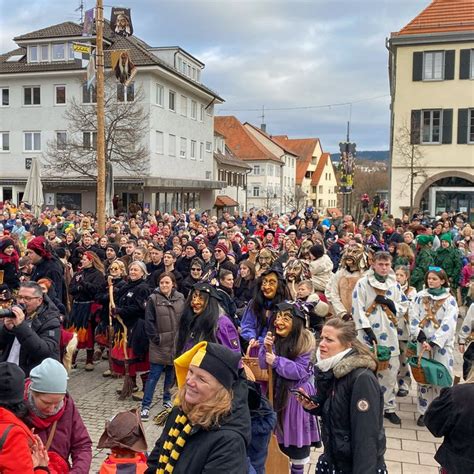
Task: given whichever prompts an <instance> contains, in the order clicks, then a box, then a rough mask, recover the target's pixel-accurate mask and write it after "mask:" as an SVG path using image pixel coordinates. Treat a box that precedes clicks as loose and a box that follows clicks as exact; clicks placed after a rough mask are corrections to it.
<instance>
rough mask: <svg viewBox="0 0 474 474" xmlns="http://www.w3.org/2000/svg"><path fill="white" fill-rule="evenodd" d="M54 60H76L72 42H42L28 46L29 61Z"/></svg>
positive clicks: (44, 61)
mask: <svg viewBox="0 0 474 474" xmlns="http://www.w3.org/2000/svg"><path fill="white" fill-rule="evenodd" d="M53 61H74V50H73V47H72V43H69V42H68V43H66V42H64V43H40V44H31V45H29V46H28V62H29V63H38V62H41V63H50V62H53Z"/></svg>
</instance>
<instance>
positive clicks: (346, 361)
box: [333, 350, 377, 379]
mask: <svg viewBox="0 0 474 474" xmlns="http://www.w3.org/2000/svg"><path fill="white" fill-rule="evenodd" d="M376 368H377V363H376V362H375V360H374V359H372V357H370V356H369V355H366V354H358V353H357V352H356V351H354V350H352V351H351V352H349V354H347V355H346V357H344V358H343V359H342V360H341V361H340V362H338V363H337V364H336V366H335V367H334V368H333V373H334V377H336V378H337V379H340V378H342V377H345V376H346V375H347V374H350V373H351V372H352V371H353V370H355V369H370V370H371V371H372V372H375V370H376Z"/></svg>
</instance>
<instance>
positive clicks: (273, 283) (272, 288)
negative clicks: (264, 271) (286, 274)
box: [261, 273, 278, 300]
mask: <svg viewBox="0 0 474 474" xmlns="http://www.w3.org/2000/svg"><path fill="white" fill-rule="evenodd" d="M277 289H278V277H277V275H276V274H275V273H269V274H268V275H265V276H264V277H263V279H262V286H261V290H262V293H263V296H264V297H265V298H266V299H267V300H272V299H273V298H275V295H276V292H277Z"/></svg>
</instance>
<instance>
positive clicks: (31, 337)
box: [0, 296, 60, 376]
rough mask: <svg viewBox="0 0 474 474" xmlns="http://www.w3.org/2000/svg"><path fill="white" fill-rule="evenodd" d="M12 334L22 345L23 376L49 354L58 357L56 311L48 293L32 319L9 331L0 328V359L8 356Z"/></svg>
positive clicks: (57, 319) (3, 359) (3, 360)
mask: <svg viewBox="0 0 474 474" xmlns="http://www.w3.org/2000/svg"><path fill="white" fill-rule="evenodd" d="M15 337H16V338H17V339H18V342H19V343H20V346H21V347H20V359H19V365H20V367H21V368H22V369H23V371H24V372H25V374H26V376H28V375H29V374H30V371H31V369H33V368H34V367H36V366H37V365H39V364H41V362H43V360H44V359H47V358H48V357H51V358H53V359H56V360H59V338H60V322H59V311H58V309H57V308H56V306H55V305H54V304H53V303H51V302H50V300H49V298H48V297H47V296H46V297H45V298H44V300H43V304H42V305H41V306H40V307H39V310H38V311H37V315H36V317H35V318H34V319H32V320H31V319H28V320H25V321H23V322H22V323H21V324H20V325H18V326H16V327H14V328H13V329H12V330H11V331H9V330H8V329H6V328H5V327H2V328H1V329H0V351H1V354H0V362H5V361H6V360H7V359H8V356H9V354H10V350H11V348H12V345H13V341H14V340H15Z"/></svg>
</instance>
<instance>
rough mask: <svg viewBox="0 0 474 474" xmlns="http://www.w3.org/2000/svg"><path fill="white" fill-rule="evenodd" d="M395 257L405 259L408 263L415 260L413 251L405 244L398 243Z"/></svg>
mask: <svg viewBox="0 0 474 474" xmlns="http://www.w3.org/2000/svg"><path fill="white" fill-rule="evenodd" d="M397 255H398V256H399V257H405V258H407V259H408V261H409V262H410V263H411V262H413V260H415V254H414V252H413V249H412V248H411V247H410V246H409V245H408V244H406V243H405V242H400V243H399V244H397Z"/></svg>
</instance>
